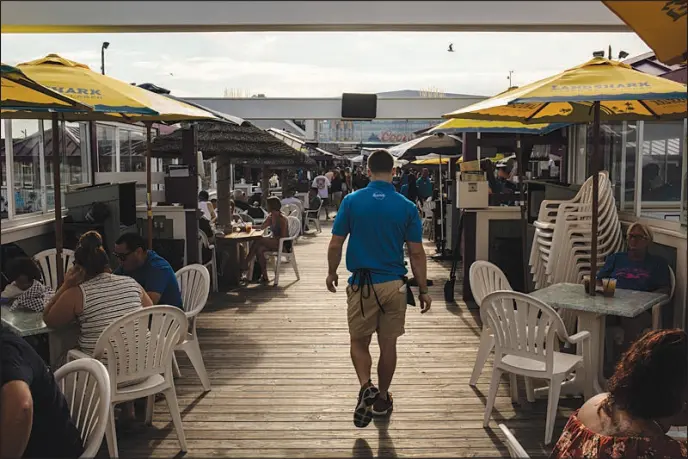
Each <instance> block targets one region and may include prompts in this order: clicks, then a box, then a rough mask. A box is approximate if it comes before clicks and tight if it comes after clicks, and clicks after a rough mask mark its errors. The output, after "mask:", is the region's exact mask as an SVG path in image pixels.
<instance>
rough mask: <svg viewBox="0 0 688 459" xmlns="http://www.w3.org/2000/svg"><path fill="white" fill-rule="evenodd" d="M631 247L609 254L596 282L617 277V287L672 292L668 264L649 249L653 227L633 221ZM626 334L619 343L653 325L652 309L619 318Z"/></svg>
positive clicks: (626, 345) (629, 236)
mask: <svg viewBox="0 0 688 459" xmlns="http://www.w3.org/2000/svg"><path fill="white" fill-rule="evenodd" d="M626 237H627V239H628V250H627V251H626V252H618V253H615V254H612V255H610V256H608V257H607V260H606V261H605V264H604V266H603V267H602V269H600V271H599V272H598V273H597V282H598V283H601V282H602V279H605V278H611V279H616V287H617V288H623V289H628V290H639V291H643V292H661V293H667V294H668V293H669V290H670V289H671V286H670V281H669V265H668V264H667V262H666V261H665V260H664V259H663V258H661V257H658V256H656V255H652V254H650V253H648V247H649V245H650V243H651V242H652V231H651V230H650V228H648V227H647V226H645V225H643V224H641V223H633V224H632V225H631V226H630V227H629V228H628V231H627V233H626ZM620 319H621V320H620V321H619V323H620V325H621V328H622V329H623V335H624V337H623V338H621V335H620V334H618V333H617V335H618V336H619V337H618V339H617V342H618V344H622V343H623V344H624V346H623V348H627V347H628V346H629V345H630V343H631V342H633V341H634V340H635V339H636V338H637V337H638V336H640V335H641V334H642V332H643V330H645V329H647V328H650V327H651V326H652V311H647V312H646V313H644V314H641V315H639V316H637V317H634V318H632V319H628V318H620Z"/></svg>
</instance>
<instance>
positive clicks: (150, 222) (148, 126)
mask: <svg viewBox="0 0 688 459" xmlns="http://www.w3.org/2000/svg"><path fill="white" fill-rule="evenodd" d="M151 137H152V135H151V123H150V122H148V123H146V218H147V219H148V230H147V233H148V249H149V250H152V249H153V201H152V200H151V190H152V188H153V186H152V184H151V181H152V174H151V155H152V152H151V142H152V139H151Z"/></svg>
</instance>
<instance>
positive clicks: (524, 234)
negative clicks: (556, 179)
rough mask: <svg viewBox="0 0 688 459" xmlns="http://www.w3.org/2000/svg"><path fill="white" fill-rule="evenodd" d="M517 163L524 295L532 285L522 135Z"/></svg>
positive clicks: (517, 149) (517, 144) (517, 147)
mask: <svg viewBox="0 0 688 459" xmlns="http://www.w3.org/2000/svg"><path fill="white" fill-rule="evenodd" d="M516 161H517V167H518V194H519V197H520V199H519V201H520V204H521V250H522V252H523V254H522V256H521V264H522V266H521V267H522V269H523V293H528V292H530V283H529V282H528V261H527V260H528V259H527V258H526V251H527V250H528V240H527V239H528V215H527V213H526V194H525V186H524V184H523V168H524V167H525V162H524V161H523V143H522V142H521V135H520V134H518V135H516Z"/></svg>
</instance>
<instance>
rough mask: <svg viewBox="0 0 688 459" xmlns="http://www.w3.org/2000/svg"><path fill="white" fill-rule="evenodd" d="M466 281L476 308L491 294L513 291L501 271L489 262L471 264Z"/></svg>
mask: <svg viewBox="0 0 688 459" xmlns="http://www.w3.org/2000/svg"><path fill="white" fill-rule="evenodd" d="M468 281H469V283H470V285H471V292H473V298H475V302H476V303H477V304H478V306H480V304H481V303H482V301H483V299H484V298H485V297H486V296H487V295H489V294H490V293H492V292H496V291H498V290H513V288H511V284H509V280H508V279H507V278H506V275H505V274H504V273H503V272H502V270H501V269H499V268H498V267H497V266H495V265H493V264H492V263H490V262H489V261H484V260H478V261H475V262H473V264H472V265H471V268H470V270H469V271H468Z"/></svg>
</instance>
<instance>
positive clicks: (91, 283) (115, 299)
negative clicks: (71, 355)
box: [77, 273, 142, 355]
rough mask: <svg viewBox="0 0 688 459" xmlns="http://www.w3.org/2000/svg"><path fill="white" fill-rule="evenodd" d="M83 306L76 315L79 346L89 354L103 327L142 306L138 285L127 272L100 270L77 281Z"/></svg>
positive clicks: (91, 352) (91, 353)
mask: <svg viewBox="0 0 688 459" xmlns="http://www.w3.org/2000/svg"><path fill="white" fill-rule="evenodd" d="M79 288H81V293H82V295H83V297H84V310H83V311H82V313H81V314H79V315H78V316H77V320H78V322H79V327H80V328H81V333H80V335H79V348H80V349H81V350H82V351H83V352H85V353H87V354H89V355H93V351H94V350H95V347H96V343H97V342H98V338H100V335H101V333H103V330H105V328H107V326H108V325H110V324H111V323H112V322H114V321H115V320H117V319H119V318H120V317H122V316H123V315H125V314H128V313H130V312H133V311H137V310H139V309H141V308H142V304H141V292H142V290H141V286H140V285H139V283H138V282H136V281H135V280H134V279H132V278H131V277H128V276H118V275H115V274H109V273H103V274H100V275H98V276H96V277H94V278H93V279H90V280H88V281H86V282H84V283H83V284H81V285H79Z"/></svg>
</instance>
